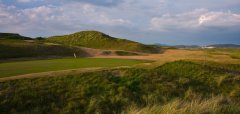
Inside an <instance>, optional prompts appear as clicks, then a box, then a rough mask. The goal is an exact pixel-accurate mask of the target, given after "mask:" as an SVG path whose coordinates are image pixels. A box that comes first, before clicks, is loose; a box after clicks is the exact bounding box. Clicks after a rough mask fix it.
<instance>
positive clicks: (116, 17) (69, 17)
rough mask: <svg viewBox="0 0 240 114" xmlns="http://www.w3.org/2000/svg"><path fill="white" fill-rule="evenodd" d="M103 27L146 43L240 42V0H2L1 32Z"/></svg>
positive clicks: (54, 31) (34, 32)
mask: <svg viewBox="0 0 240 114" xmlns="http://www.w3.org/2000/svg"><path fill="white" fill-rule="evenodd" d="M83 30H97V31H101V32H104V33H106V34H108V35H111V36H114V37H118V38H125V39H129V40H134V41H138V42H142V43H146V44H153V43H160V44H169V45H208V44H217V43H218V44H223V43H234V44H240V1H239V0H0V32H11V33H19V34H21V35H25V36H30V37H38V36H42V37H48V36H54V35H64V34H71V33H74V32H79V31H83Z"/></svg>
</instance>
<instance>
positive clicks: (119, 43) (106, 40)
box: [47, 31, 159, 53]
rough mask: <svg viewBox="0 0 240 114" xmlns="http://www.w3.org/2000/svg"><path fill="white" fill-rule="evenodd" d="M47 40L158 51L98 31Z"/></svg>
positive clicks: (110, 47)
mask: <svg viewBox="0 0 240 114" xmlns="http://www.w3.org/2000/svg"><path fill="white" fill-rule="evenodd" d="M47 41H49V42H54V43H60V44H65V45H71V46H72V45H74V46H82V47H89V48H96V49H109V50H125V51H135V52H146V53H155V52H158V51H159V48H157V47H154V46H149V45H144V44H141V43H138V42H133V41H129V40H126V39H119V38H114V37H111V36H109V35H106V34H104V33H101V32H98V31H82V32H77V33H74V34H70V35H64V36H53V37H49V38H48V39H47Z"/></svg>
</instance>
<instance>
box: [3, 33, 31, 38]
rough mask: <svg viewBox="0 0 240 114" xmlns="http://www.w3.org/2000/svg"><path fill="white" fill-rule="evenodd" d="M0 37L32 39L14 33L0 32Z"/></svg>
mask: <svg viewBox="0 0 240 114" xmlns="http://www.w3.org/2000/svg"><path fill="white" fill-rule="evenodd" d="M0 39H20V40H32V39H31V38H29V37H25V36H21V35H19V34H15V33H0Z"/></svg>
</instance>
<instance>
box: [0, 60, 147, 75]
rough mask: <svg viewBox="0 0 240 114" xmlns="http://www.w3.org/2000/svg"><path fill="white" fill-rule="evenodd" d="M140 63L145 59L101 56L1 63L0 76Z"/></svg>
mask: <svg viewBox="0 0 240 114" xmlns="http://www.w3.org/2000/svg"><path fill="white" fill-rule="evenodd" d="M139 63H143V61H137V60H126V59H124V60H123V59H101V58H78V59H52V60H34V61H23V62H10V63H0V72H1V73H0V77H8V76H15V75H21V74H29V73H37V72H47V71H56V70H66V69H77V68H89V67H116V66H130V65H135V64H139Z"/></svg>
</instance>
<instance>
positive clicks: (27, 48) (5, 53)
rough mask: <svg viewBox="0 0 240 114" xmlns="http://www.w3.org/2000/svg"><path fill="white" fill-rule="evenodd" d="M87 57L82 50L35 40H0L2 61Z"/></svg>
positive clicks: (0, 57)
mask: <svg viewBox="0 0 240 114" xmlns="http://www.w3.org/2000/svg"><path fill="white" fill-rule="evenodd" d="M74 53H75V54H76V55H77V56H86V55H87V54H86V52H84V51H83V50H82V49H80V48H76V47H69V46H63V45H54V44H45V43H44V42H42V41H35V40H12V39H0V59H8V58H20V57H48V56H73V54H74Z"/></svg>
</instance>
